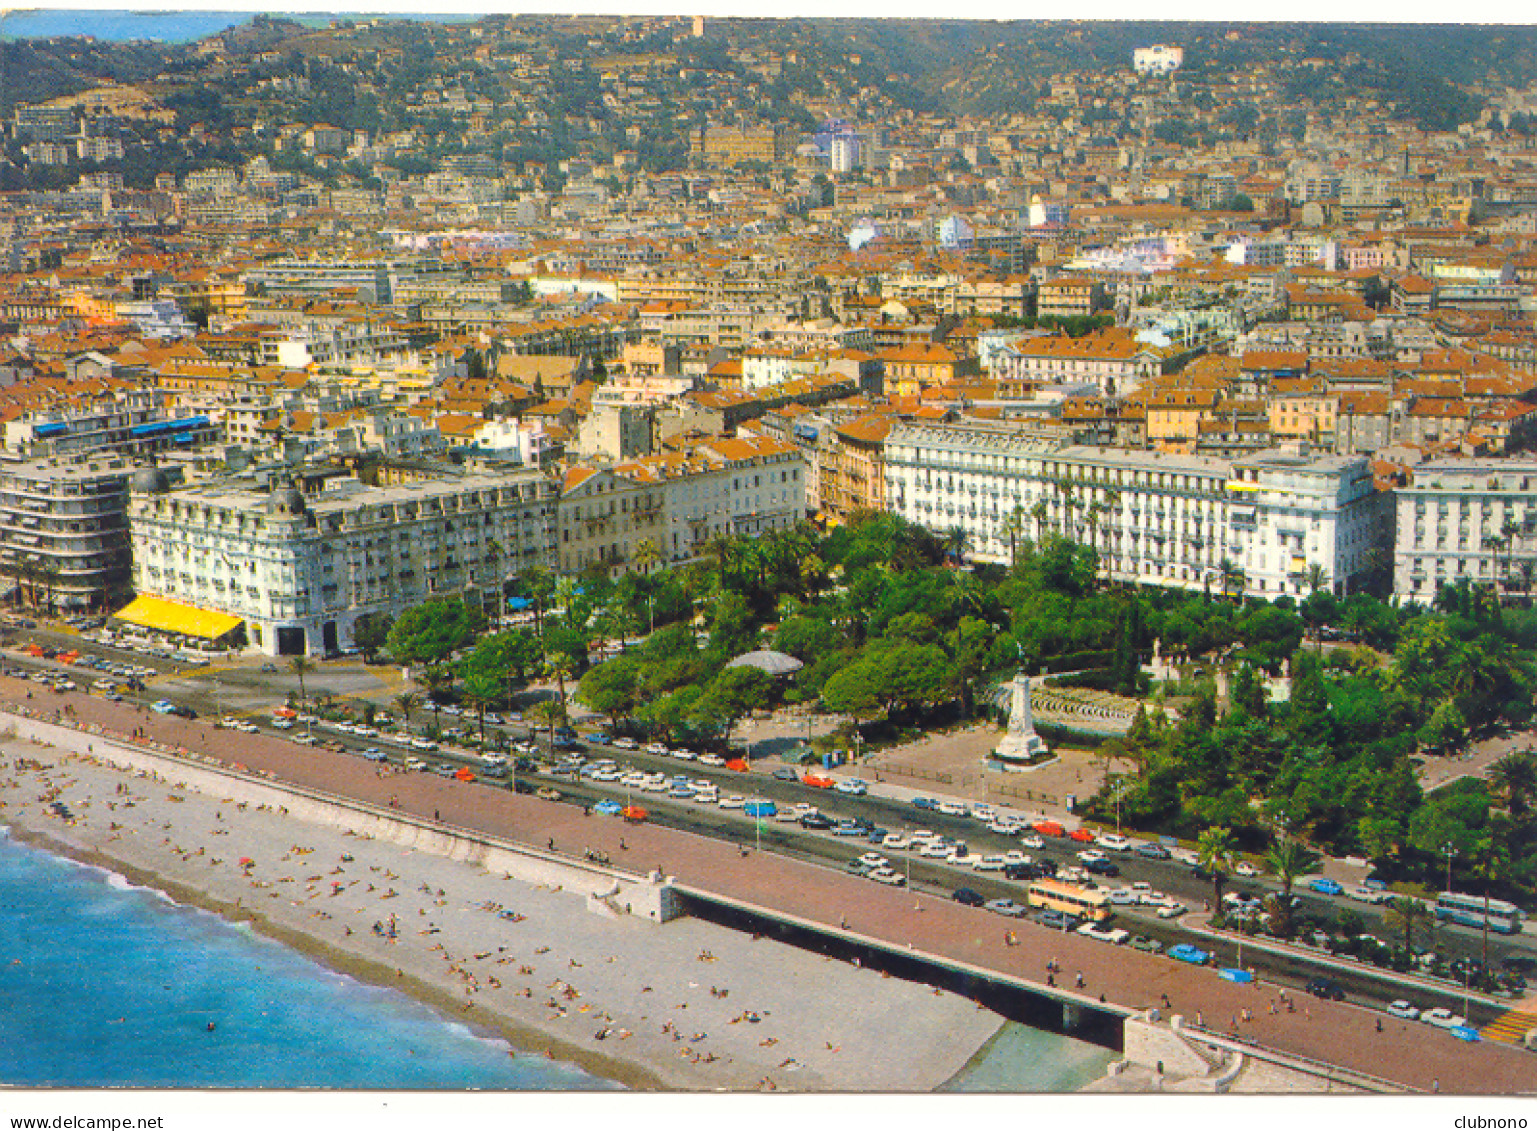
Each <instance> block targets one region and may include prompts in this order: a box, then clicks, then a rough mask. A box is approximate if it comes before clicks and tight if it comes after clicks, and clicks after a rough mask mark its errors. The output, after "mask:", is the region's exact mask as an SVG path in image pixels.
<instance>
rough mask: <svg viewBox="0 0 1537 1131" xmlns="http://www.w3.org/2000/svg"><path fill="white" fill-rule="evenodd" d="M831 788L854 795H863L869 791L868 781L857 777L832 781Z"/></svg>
mask: <svg viewBox="0 0 1537 1131" xmlns="http://www.w3.org/2000/svg"><path fill="white" fill-rule="evenodd" d="M833 788H834V789H835V790H837V791H838V792H839V793H847V794H851V795H852V796H854V797H863V796H864V795H865V794H867V793H869V792H870V786H869V783H867V782H862V781H860V780H859V779H858V778H845V779H843V780H842V781H839V782H836V783H834V785H833Z"/></svg>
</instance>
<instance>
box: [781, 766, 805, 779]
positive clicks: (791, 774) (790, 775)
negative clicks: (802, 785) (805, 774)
mask: <svg viewBox="0 0 1537 1131" xmlns="http://www.w3.org/2000/svg"><path fill="white" fill-rule="evenodd" d="M774 778H775V779H776V780H778V781H800V780H801V776H800V775H799V774H798V773H796V772H795V771H794V770H792V769H791V768H790V767H789V766H780V767H779V768H778V769H777V770H775V771H774Z"/></svg>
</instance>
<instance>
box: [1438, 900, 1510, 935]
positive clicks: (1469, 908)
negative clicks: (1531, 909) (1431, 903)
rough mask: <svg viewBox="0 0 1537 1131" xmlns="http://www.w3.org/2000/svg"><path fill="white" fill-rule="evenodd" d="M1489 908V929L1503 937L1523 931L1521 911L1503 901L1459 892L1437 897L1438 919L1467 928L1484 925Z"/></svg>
mask: <svg viewBox="0 0 1537 1131" xmlns="http://www.w3.org/2000/svg"><path fill="white" fill-rule="evenodd" d="M1486 907H1487V908H1488V918H1489V929H1490V930H1491V931H1498V932H1499V933H1500V934H1502V935H1514V934H1516V933H1518V932H1519V931H1520V930H1521V909H1520V908H1519V907H1517V906H1516V905H1515V904H1514V903H1506V902H1505V901H1504V900H1503V899H1490V900H1485V899H1484V897H1483V896H1481V895H1463V894H1461V893H1459V892H1451V891H1447V892H1442V893H1441V894H1440V895H1439V896H1437V897H1436V918H1437V919H1449V920H1451V921H1452V922H1453V923H1461V924H1462V925H1463V926H1465V927H1479V928H1482V927H1483V925H1484V912H1485V908H1486Z"/></svg>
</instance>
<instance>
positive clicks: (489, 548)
mask: <svg viewBox="0 0 1537 1131" xmlns="http://www.w3.org/2000/svg"><path fill="white" fill-rule="evenodd" d="M484 556H485V559H486V568H487V569H488V570H490V571H491V578H490V580H491V581H492V582H493V583H494V584H495V587H496V620H495V623H496V624H501V622H502V598H503V597H504V596H505V594H504V593H503V592H502V578H501V575H500V573H499V572H498V571H497V568H496V567H497V565H498V564H499V563H500V562H501V560H502V558H503V556H504V552H503V550H502V544H501V543H500V542H498V541H497V540H496V539H495V538H487V539H486V549H485V554H484Z"/></svg>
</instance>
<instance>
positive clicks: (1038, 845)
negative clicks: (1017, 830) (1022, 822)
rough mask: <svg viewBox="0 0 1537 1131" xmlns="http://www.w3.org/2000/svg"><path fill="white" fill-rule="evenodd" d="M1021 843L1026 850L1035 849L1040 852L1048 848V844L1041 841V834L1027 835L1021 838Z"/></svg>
mask: <svg viewBox="0 0 1537 1131" xmlns="http://www.w3.org/2000/svg"><path fill="white" fill-rule="evenodd" d="M1019 843H1020V844H1022V845H1024V846H1025V847H1026V848H1034V849H1036V850H1040V849H1042V848H1045V847H1046V842H1045V841H1044V840H1042V839H1041V837H1040V834H1039V833H1026V834H1025V835H1024V836H1022V837H1020V838H1019Z"/></svg>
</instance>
